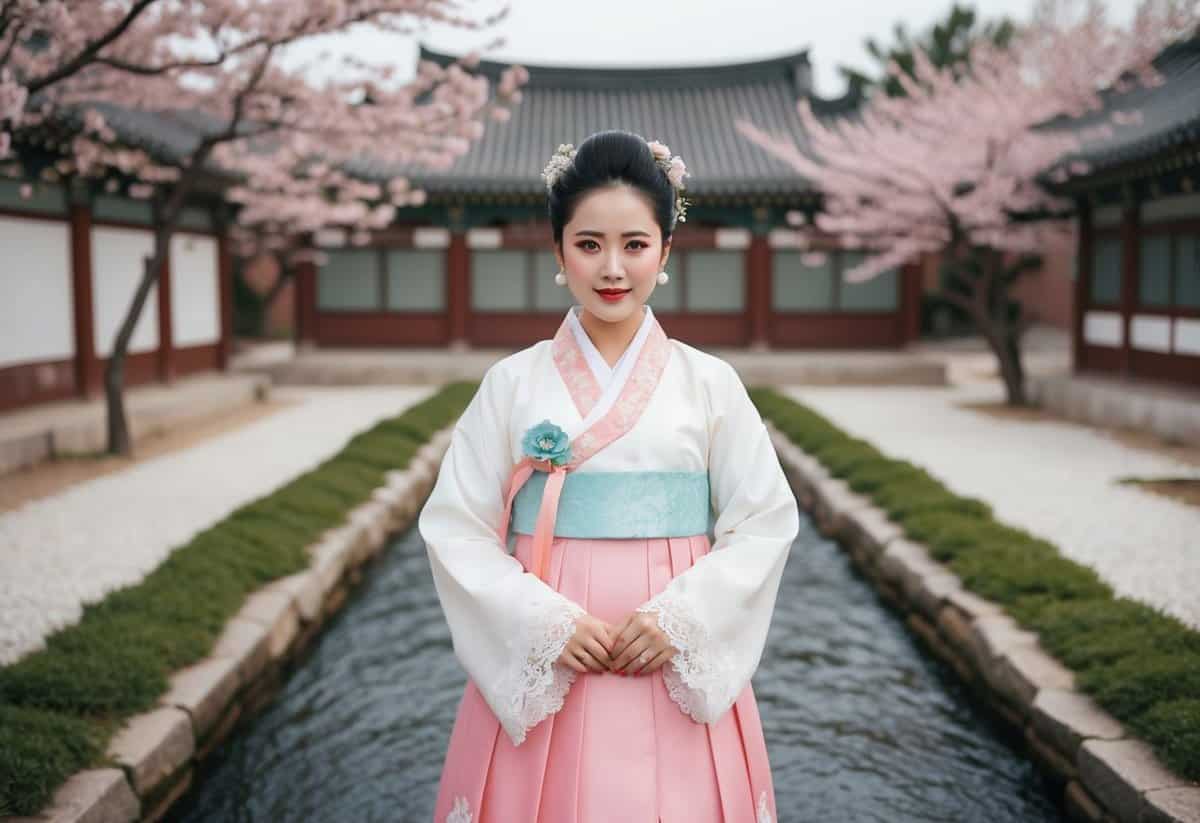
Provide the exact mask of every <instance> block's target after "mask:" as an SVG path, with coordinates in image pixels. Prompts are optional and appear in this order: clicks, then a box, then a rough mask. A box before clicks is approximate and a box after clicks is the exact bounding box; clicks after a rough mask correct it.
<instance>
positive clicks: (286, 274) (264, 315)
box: [258, 255, 295, 337]
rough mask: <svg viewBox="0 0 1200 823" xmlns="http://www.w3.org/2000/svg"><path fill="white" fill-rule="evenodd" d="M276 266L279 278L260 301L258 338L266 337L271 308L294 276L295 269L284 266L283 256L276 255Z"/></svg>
mask: <svg viewBox="0 0 1200 823" xmlns="http://www.w3.org/2000/svg"><path fill="white" fill-rule="evenodd" d="M275 261H276V265H278V267H279V276H278V277H276V278H275V282H274V283H272V284H271V290H270V291H268V292H267V293H266V295H265V296H264V297H263V300H262V310H261V312H260V313H259V316H258V321H259V329H258V334H259V336H260V337H266V336H267V321H268V319H269V317H270V314H271V306H273V305H274V304H275V301H276V300H277V299H278V298H279V295H280V294H282V293H283V289H284V287H285V286H286V285H287V284H288V283H290V282H291V280H292V276H293V275H294V274H295V269H293V268H292V267H290V266H287V265H285V264H284V261H283V255H276V258H275Z"/></svg>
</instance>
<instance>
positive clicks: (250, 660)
mask: <svg viewBox="0 0 1200 823" xmlns="http://www.w3.org/2000/svg"><path fill="white" fill-rule="evenodd" d="M452 431H453V424H452V425H450V426H447V427H446V428H444V429H442V430H441V431H439V432H438V433H437V434H435V435H434V436H433V437H432V438H430V440H429V442H427V443H425V444H424V445H423V446H422V447H421V448H420V449H419V450H418V451H417V453H416V454H415V455H414V456H413V458H412V460H411V461H410V462H409V465H408V467H406V468H405V469H403V470H397V471H392V472H388V473H387V474H386V475H384V485H383V486H381V487H379V488H378V489H376V490H375V491H374V492H373V493H372V495H371V498H370V499H369V500H367V501H366V502H364V503H362V504H361V505H359V506H358V507H356V508H355V509H353V510H351V511H350V512H349V513H348V515H347V518H346V523H345V524H344V525H342V526H339V527H337V528H334V529H330V530H329V531H327V532H326V533H325V534H324V535H322V537H321V539H320V540H318V542H317V543H315V544H313V545H312V546H309V548H308V553H309V556H310V557H311V558H312V564H311V565H310V566H309V568H308V569H306V570H304V571H301V572H297V573H296V574H293V575H290V576H288V577H284V578H281V579H279V580H275V581H272V582H271V583H269V584H267V585H266V586H263V587H262V588H261V589H259V590H258V591H256V592H253V593H252V594H250V595H249V596H248V597H247V598H246V602H245V603H244V604H243V605H242V608H241V610H239V611H238V613H237V614H236V615H234V616H233V617H231V618H230V619H229V621H228V622H227V623H226V625H225V630H224V631H223V632H222V634H221V635H220V637H219V638H218V639H217V641H216V643H215V644H214V646H213V651H212V653H211V655H210V656H209V657H208V658H206V659H204V660H200V661H198V662H196V663H195V664H193V665H191V666H188V667H187V668H186V669H181V670H179V671H177V672H175V673H174V674H173V675H172V676H171V678H170V682H171V687H170V690H169V691H168V692H167V693H166V694H164V695H163V696H162V697H161V698H160V699H159V707H158V708H156V709H153V710H151V711H148V712H145V713H143V714H140V715H135V716H134V717H131V718H129V720H128V721H126V723H125V725H124V726H123V727H122V729H121V730H120V731H119V732H117V733H116V734H115V735H114V736H113V739H112V741H110V743H109V748H108V752H107V754H108V757H109V758H110V759H111V760H112V761H113V762H114V763H115V764H116V765H118V766H119V768H106V769H87V770H83V771H80V772H77V773H76V774H74V775H72V776H71V777H70V778H68V779H67V780H66V781H64V782H63V784H62V785H61V786H60V787H59V788H58V789H57V791H56V792H55V793H54V796H53V798H52V799H51V801H50V803H49V805H47V806H46V807H45V808H44V809H42V810H41V811H40V812H39V813H38V814H37V815H35V816H33V817H4V818H0V823H35V821H40V823H45V822H46V821H54V823H131V822H132V821H157V820H161V819H163V818H164V817H166V815H167V813H168V812H169V811H170V809H171V806H172V804H174V803H175V801H177V800H178V799H179V798H180V797H182V796H183V794H184V793H185V792H186V791H187V789H188V787H189V786H191V782H192V775H193V773H194V770H195V767H196V765H197V764H198V763H199V762H200V761H202V760H204V759H205V758H206V757H207V756H208V755H209V754H210V753H211V752H212V751H213V749H215V748H216V747H217V746H218V745H219V744H220V743H221V742H222V741H224V740H225V739H226V738H227V737H228V736H229V735H230V733H231V732H232V731H233V730H234V729H235V728H237V726H238V724H239V722H240V721H241V720H242V719H243V718H248V717H251V716H253V715H254V714H255V713H256V711H257V710H259V709H261V708H263V707H264V706H265V705H267V704H268V703H269V702H270V701H271V699H272V698H273V697H274V694H275V692H276V691H277V689H278V686H279V684H280V683H281V681H282V674H283V671H284V669H285V668H286V667H287V666H288V665H289V664H291V663H293V662H294V661H295V660H296V659H298V657H299V656H300V655H301V654H302V653H303V652H304V650H305V649H306V648H307V646H308V644H309V641H310V640H311V639H312V638H313V637H315V636H316V635H317V634H319V633H320V629H321V627H322V625H323V624H324V622H325V621H326V620H327V619H328V618H329V617H330V616H331V615H333V614H334V613H336V612H337V610H338V608H339V607H340V606H341V605H342V603H344V602H345V599H346V596H347V594H348V592H349V590H350V589H351V588H352V586H353V585H354V583H355V582H357V580H358V579H360V578H361V574H362V572H361V567H362V565H363V564H364V563H365V562H366V561H367V560H369V559H371V558H373V557H375V556H376V555H377V554H378V553H379V552H380V551H381V550H382V549H383V547H384V546H385V545H387V541H388V537H389V536H390V535H391V534H393V533H395V532H397V531H402V530H403V529H405V528H407V527H408V526H409V525H410V524H411V523H412V522H413V520H414V519H415V518H416V516H417V514H418V513H419V511H420V509H421V504H422V503H423V502H424V500H425V498H426V497H427V496H428V495H429V492H430V491H432V489H433V484H434V481H435V480H436V478H437V471H438V467H439V465H440V464H441V459H442V456H443V455H444V454H445V453H446V449H447V448H449V446H450V435H451V432H452Z"/></svg>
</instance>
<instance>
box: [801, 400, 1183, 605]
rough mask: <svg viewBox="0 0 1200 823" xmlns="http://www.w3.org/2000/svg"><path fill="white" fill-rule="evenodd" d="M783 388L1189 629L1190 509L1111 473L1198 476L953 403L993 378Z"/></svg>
mask: <svg viewBox="0 0 1200 823" xmlns="http://www.w3.org/2000/svg"><path fill="white" fill-rule="evenodd" d="M784 391H786V392H787V393H788V394H790V395H791V396H792V397H794V398H796V399H797V400H799V401H801V402H803V403H805V404H807V405H808V406H809V407H811V408H813V409H815V410H816V411H818V412H820V413H821V414H822V415H824V416H825V417H827V418H829V419H830V420H832V421H833V422H834V423H836V424H837V425H838V426H839V427H841V428H842V429H843V430H845V431H848V432H850V433H851V434H853V435H855V436H857V437H861V438H863V439H865V440H868V441H870V442H872V443H874V444H875V446H876V447H877V448H879V449H880V450H881V451H882V452H884V453H885V454H886V455H888V456H889V457H895V458H904V459H907V460H910V461H912V462H913V463H916V464H917V465H919V466H922V467H923V468H925V469H926V470H928V471H929V472H930V473H931V474H933V475H934V476H935V477H937V478H938V479H939V480H940V481H942V482H943V483H944V484H945V485H946V486H947V487H949V488H950V489H952V490H953V491H955V492H956V493H958V494H963V495H969V496H973V497H978V498H981V499H983V500H986V501H987V502H988V503H990V504H991V506H992V509H993V511H994V513H995V516H996V518H997V519H998V520H1000V521H1002V522H1005V523H1008V524H1010V525H1014V526H1019V527H1022V528H1024V529H1026V530H1027V531H1029V532H1031V533H1032V534H1034V535H1037V536H1039V537H1042V538H1045V539H1047V540H1049V541H1050V542H1052V543H1054V544H1055V545H1057V546H1058V547H1059V549H1060V550H1061V551H1062V552H1063V554H1064V555H1066V556H1067V557H1069V558H1071V559H1072V560H1075V561H1076V562H1078V563H1081V564H1084V565H1087V566H1090V567H1092V568H1093V569H1095V570H1096V571H1097V573H1099V575H1100V576H1101V577H1102V578H1103V579H1104V580H1105V581H1106V582H1107V583H1109V585H1111V586H1112V587H1113V589H1114V590H1115V591H1116V592H1117V593H1118V594H1122V595H1127V596H1129V597H1132V598H1135V599H1137V600H1140V601H1142V602H1144V603H1147V604H1150V605H1152V606H1158V607H1160V608H1162V609H1163V610H1164V611H1166V612H1168V613H1169V614H1172V615H1175V616H1176V617H1178V618H1180V619H1181V620H1183V621H1184V622H1185V623H1187V624H1188V625H1190V626H1192V627H1193V628H1200V510H1198V509H1196V508H1194V507H1191V506H1188V505H1186V504H1184V503H1182V502H1179V501H1175V500H1171V499H1168V498H1165V497H1162V496H1159V495H1156V494H1153V493H1151V492H1148V491H1145V490H1143V489H1141V488H1138V487H1137V486H1124V485H1119V484H1118V483H1117V482H1116V480H1117V478H1120V477H1124V476H1135V477H1165V476H1189V477H1196V476H1198V475H1200V471H1198V470H1197V469H1196V468H1195V467H1192V466H1188V465H1186V464H1183V463H1180V462H1178V461H1175V460H1171V459H1169V458H1166V457H1163V456H1159V455H1156V454H1154V453H1151V452H1147V451H1144V450H1141V449H1135V448H1132V447H1130V446H1126V445H1124V444H1123V443H1121V442H1119V441H1117V440H1115V439H1113V438H1112V437H1109V436H1107V435H1106V434H1105V433H1104V432H1102V431H1100V430H1097V429H1093V428H1089V427H1087V426H1083V425H1078V424H1075V423H1070V422H1057V421H1054V422H1041V421H1016V420H1005V419H998V418H996V417H993V416H990V415H987V414H985V413H982V412H976V411H971V410H968V409H962V408H958V407H956V404H957V403H960V402H964V401H977V400H999V399H1000V398H1001V392H1000V389H999V388H998V386H996V385H993V384H977V385H968V386H960V387H955V388H949V389H930V388H900V387H896V388H883V387H879V388H849V387H841V388H837V387H807V386H805V387H792V388H788V389H785V390H784Z"/></svg>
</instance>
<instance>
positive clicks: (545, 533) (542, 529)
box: [497, 457, 567, 584]
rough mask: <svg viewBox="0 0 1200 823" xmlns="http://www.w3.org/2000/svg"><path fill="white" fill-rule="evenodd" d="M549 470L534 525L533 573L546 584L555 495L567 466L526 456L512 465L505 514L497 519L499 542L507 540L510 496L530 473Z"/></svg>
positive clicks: (510, 515) (554, 512)
mask: <svg viewBox="0 0 1200 823" xmlns="http://www.w3.org/2000/svg"><path fill="white" fill-rule="evenodd" d="M535 470H537V471H544V472H547V473H549V475H550V476H549V477H547V478H546V487H545V488H544V489H543V490H542V503H541V506H540V507H539V508H538V516H537V522H536V524H535V526H534V528H533V562H532V565H533V572H534V574H536V575H537V576H538V577H539V578H541V579H542V580H543V581H545V582H546V583H547V584H548V583H549V582H550V580H549V573H550V570H549V565H550V543H551V541H553V540H554V521H555V519H556V518H557V517H558V498H559V496H560V495H561V494H562V487H563V482H564V481H565V480H566V478H567V467H566V466H555V465H554V464H553V463H551V462H550V461H549V460H534V459H533V458H532V457H526V458H525V459H524V460H522V461H521V462H520V463H517V465H515V466H514V467H513V470H512V474H511V475H509V478H508V499H507V501H506V502H505V504H504V514H503V516H502V517H501V519H500V528H499V529H497V533H498V534H499V535H500V542H501V543H504V542H507V540H508V522H509V519H510V518H511V517H512V504H513V499H514V498H515V497H516V496H517V492H519V491H520V490H521V487H522V486H524V485H525V481H527V480H529V478H530V477H532V476H533V472H534V471H535Z"/></svg>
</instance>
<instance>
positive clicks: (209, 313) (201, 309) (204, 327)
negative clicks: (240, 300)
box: [171, 234, 221, 348]
mask: <svg viewBox="0 0 1200 823" xmlns="http://www.w3.org/2000/svg"><path fill="white" fill-rule="evenodd" d="M171 337H172V338H173V340H172V344H173V345H174V346H176V347H178V348H182V347H186V346H205V345H210V344H212V343H215V342H217V341H218V340H220V339H221V300H220V288H219V285H218V273H217V241H216V238H213V237H209V236H206V235H199V234H176V235H175V236H174V237H172V238H171Z"/></svg>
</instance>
